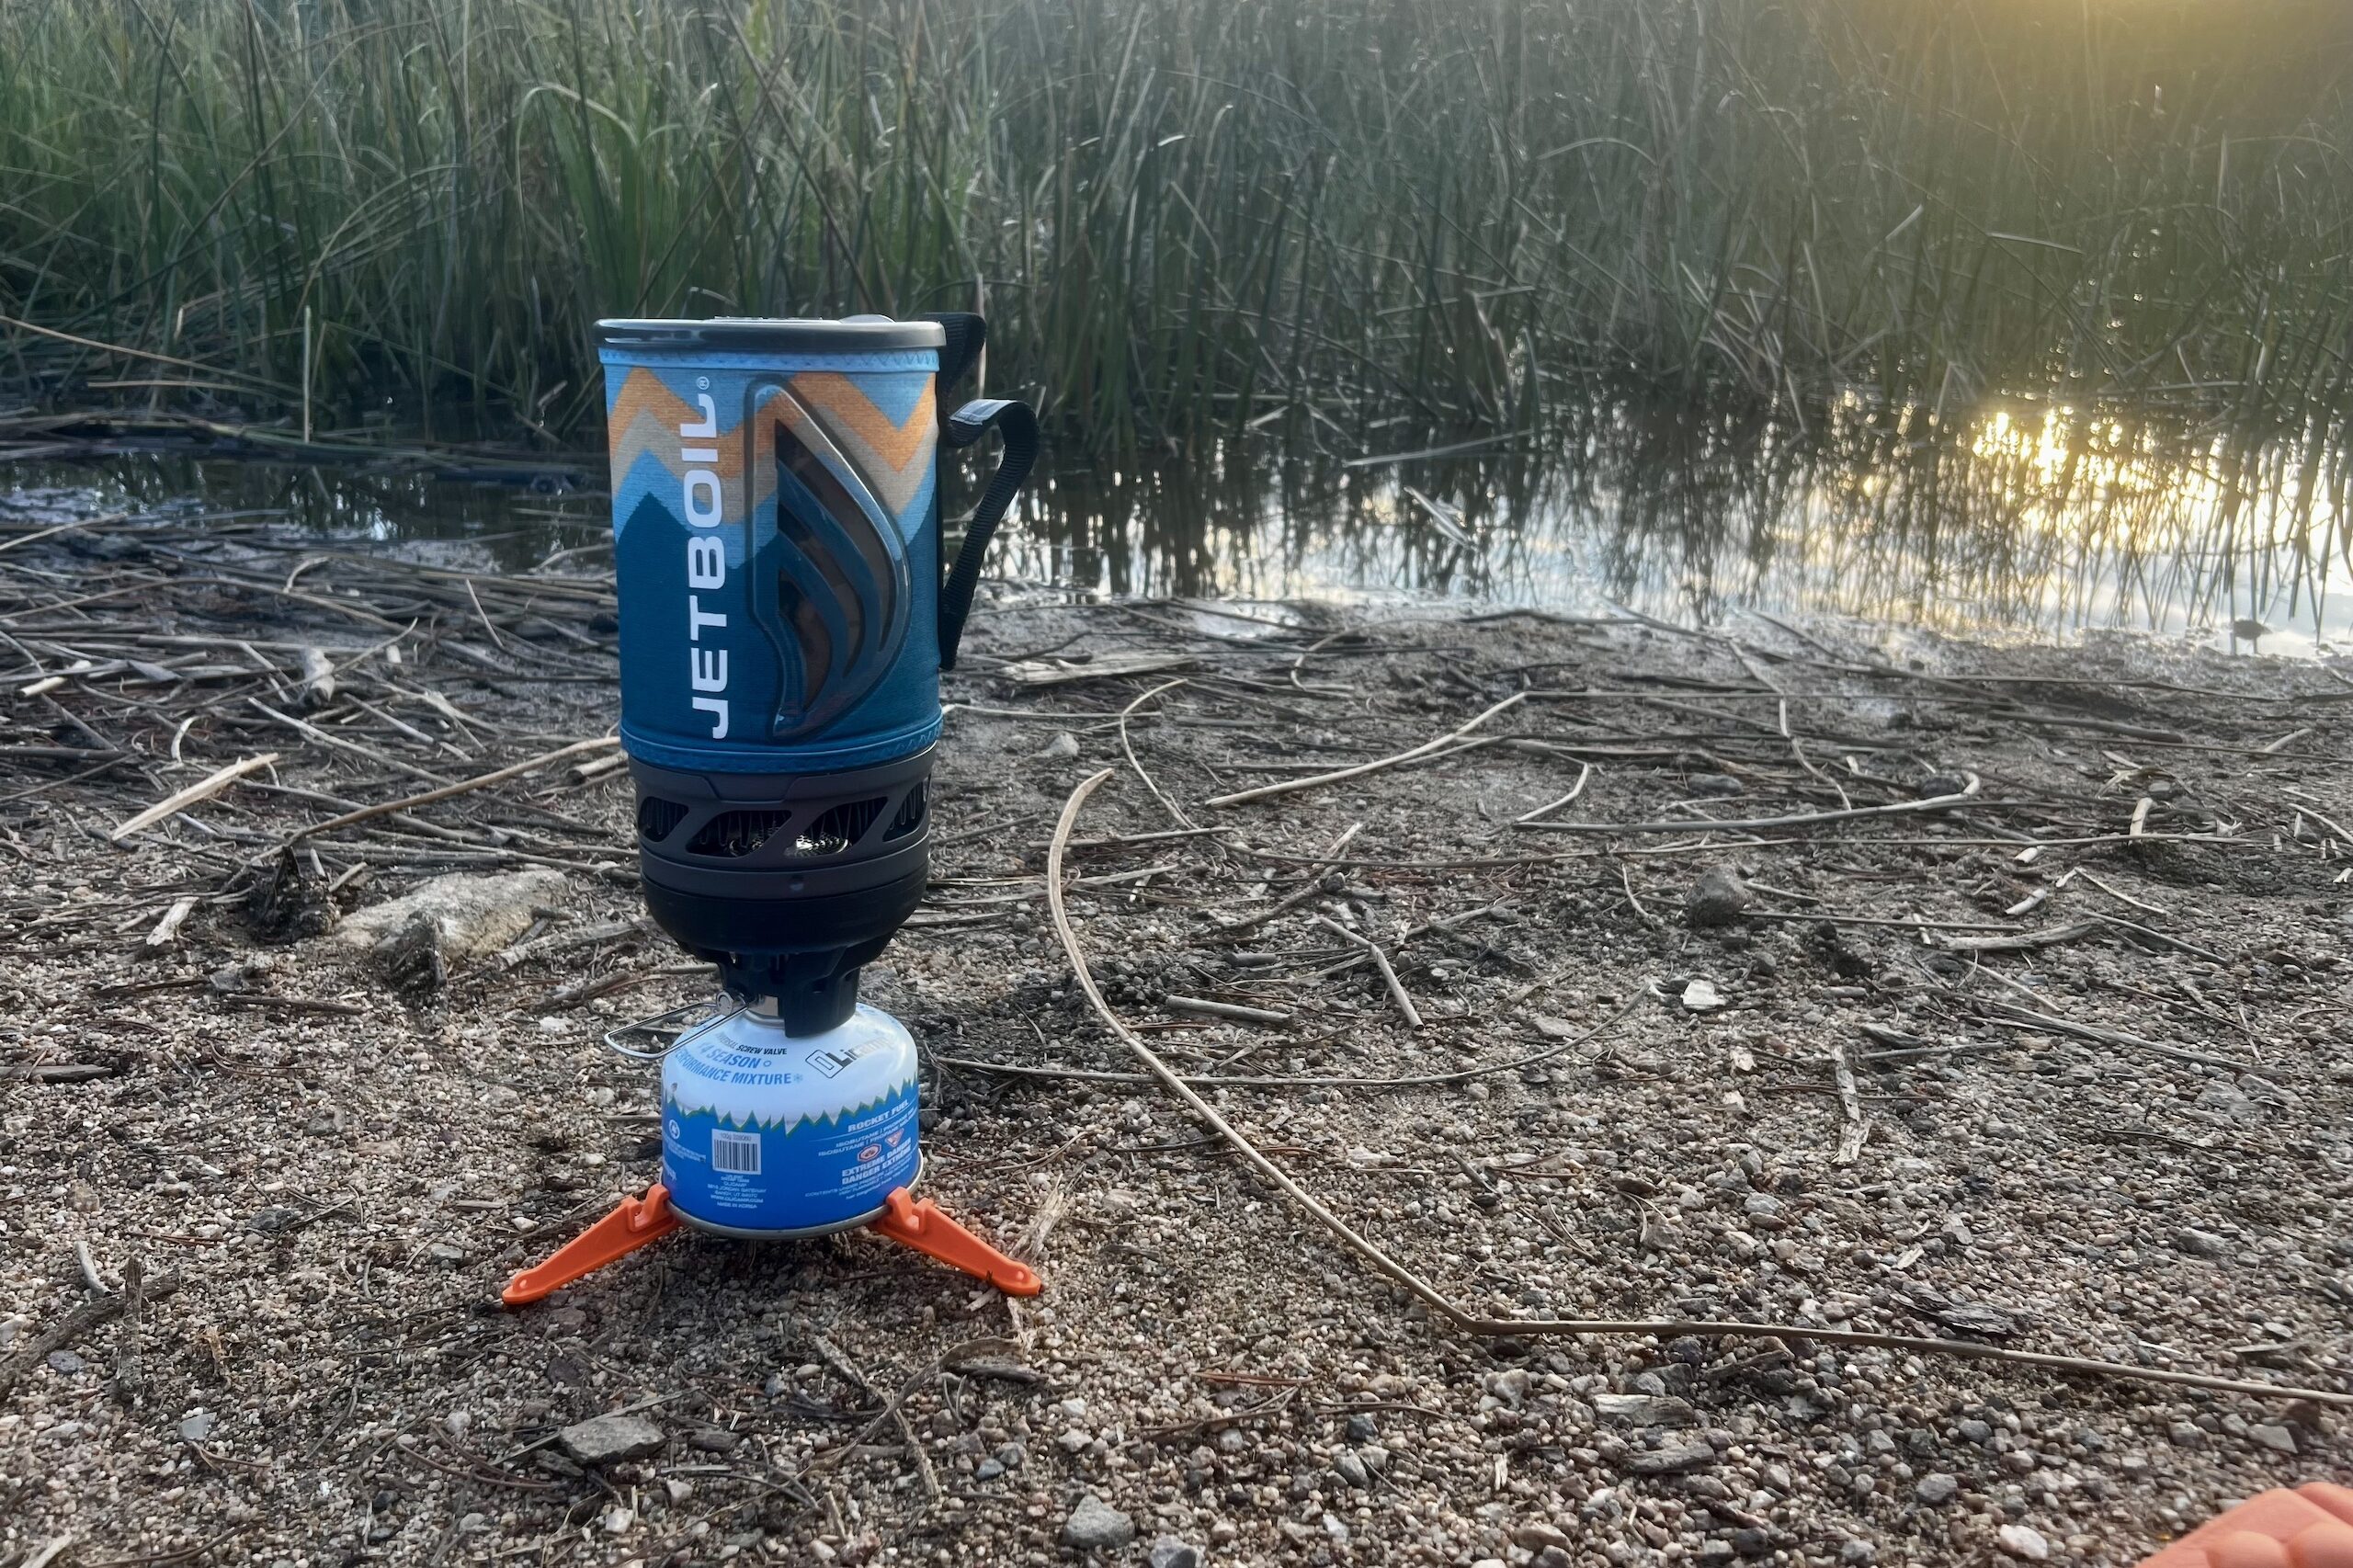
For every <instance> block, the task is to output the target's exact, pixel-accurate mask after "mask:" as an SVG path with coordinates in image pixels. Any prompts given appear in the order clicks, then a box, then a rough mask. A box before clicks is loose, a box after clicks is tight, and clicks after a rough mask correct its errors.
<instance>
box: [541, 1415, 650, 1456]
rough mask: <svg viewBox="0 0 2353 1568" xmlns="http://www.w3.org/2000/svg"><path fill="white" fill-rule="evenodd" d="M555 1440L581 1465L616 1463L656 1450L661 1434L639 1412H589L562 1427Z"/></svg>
mask: <svg viewBox="0 0 2353 1568" xmlns="http://www.w3.org/2000/svg"><path fill="white" fill-rule="evenodd" d="M556 1440H557V1441H559V1442H561V1443H562V1444H563V1451H564V1452H565V1453H568V1454H570V1455H571V1456H572V1457H573V1458H574V1459H576V1460H579V1461H580V1462H581V1463H582V1464H616V1463H618V1462H620V1460H633V1459H642V1458H643V1457H645V1456H646V1455H647V1454H650V1453H654V1452H656V1451H657V1450H659V1449H661V1447H662V1441H663V1433H662V1428H661V1427H659V1426H655V1425H654V1423H653V1422H651V1421H648V1420H647V1419H646V1418H645V1417H644V1416H642V1415H592V1416H590V1417H589V1418H588V1419H587V1420H585V1421H577V1422H574V1423H573V1425H571V1426H566V1427H565V1428H563V1430H562V1431H561V1432H559V1433H557V1434H556Z"/></svg>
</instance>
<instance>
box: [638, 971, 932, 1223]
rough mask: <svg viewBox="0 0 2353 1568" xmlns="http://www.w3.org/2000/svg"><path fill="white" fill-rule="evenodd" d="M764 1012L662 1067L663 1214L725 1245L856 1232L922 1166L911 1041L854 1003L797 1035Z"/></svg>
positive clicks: (709, 1034) (697, 1036) (726, 1025)
mask: <svg viewBox="0 0 2353 1568" xmlns="http://www.w3.org/2000/svg"><path fill="white" fill-rule="evenodd" d="M767 1008H768V1010H763V1009H762V1007H761V1006H759V1005H757V1004H756V1005H755V1006H750V1007H745V1008H743V1009H741V1010H740V1011H736V1012H733V1013H729V1014H728V1015H726V1016H725V1017H721V1018H717V1019H714V1020H713V1021H712V1022H710V1023H708V1024H705V1025H703V1026H701V1027H700V1028H695V1029H691V1030H689V1031H688V1033H687V1034H685V1035H683V1036H681V1037H680V1039H679V1040H678V1043H677V1044H676V1046H675V1047H673V1048H672V1049H671V1050H670V1051H668V1052H667V1053H666V1054H665V1056H664V1057H663V1059H662V1185H663V1186H664V1187H667V1188H668V1189H669V1194H670V1205H671V1207H672V1208H674V1209H676V1210H677V1211H678V1214H679V1216H680V1217H681V1218H682V1219H684V1220H685V1221H687V1222H688V1223H689V1224H692V1225H696V1226H699V1227H700V1228H702V1229H703V1230H706V1231H716V1232H719V1233H722V1234H724V1235H732V1236H747V1237H761V1236H790V1235H809V1234H813V1233H819V1232H824V1231H832V1230H841V1229H845V1228H847V1227H849V1226H852V1225H862V1224H865V1223H867V1222H869V1221H871V1220H872V1219H873V1218H874V1217H875V1216H876V1215H877V1214H878V1213H879V1212H881V1209H882V1206H883V1199H886V1198H888V1197H889V1196H890V1194H891V1192H892V1189H893V1188H895V1187H912V1186H913V1185H915V1176H916V1175H917V1173H918V1172H919V1171H920V1170H921V1168H922V1164H923V1156H922V1153H921V1152H920V1150H919V1149H918V1148H917V1146H916V1123H915V1114H916V1113H915V1040H914V1037H913V1036H911V1035H909V1034H908V1033H907V1030H906V1026H904V1024H902V1023H900V1022H899V1020H898V1019H896V1018H894V1017H892V1016H891V1015H890V1014H888V1013H885V1012H883V1011H881V1009H880V1008H877V1007H871V1006H865V1005H863V1004H861V1005H860V1006H858V1008H857V1010H856V1011H855V1012H853V1013H852V1014H851V1015H850V1016H849V1017H848V1019H847V1021H845V1022H843V1023H841V1024H839V1025H837V1026H835V1028H830V1029H827V1030H825V1031H824V1033H822V1034H815V1035H801V1036H798V1037H795V1036H792V1035H789V1034H787V1033H786V1032H785V1028H784V1025H783V1023H782V1022H781V1021H780V1020H779V1018H778V1017H776V1015H775V1013H774V1011H773V1010H772V1009H773V1004H772V1003H771V1004H768V1005H767Z"/></svg>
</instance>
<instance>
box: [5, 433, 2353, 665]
mask: <svg viewBox="0 0 2353 1568" xmlns="http://www.w3.org/2000/svg"><path fill="white" fill-rule="evenodd" d="M1382 434H1383V433H1382V432H1381V431H1379V430H1373V431H1370V432H1367V431H1357V432H1349V433H1347V437H1346V438H1345V440H1344V439H1342V438H1341V437H1339V436H1338V435H1337V433H1335V432H1328V431H1324V430H1321V429H1315V428H1312V427H1311V428H1310V429H1309V430H1308V431H1307V432H1306V433H1304V434H1302V433H1300V432H1298V431H1295V430H1294V431H1293V432H1291V433H1290V436H1289V437H1288V438H1286V437H1280V436H1277V435H1275V434H1273V433H1271V432H1270V433H1268V434H1267V435H1264V436H1262V437H1254V438H1250V439H1244V440H1235V441H1232V442H1228V443H1225V444H1223V445H1222V446H1220V447H1219V448H1217V449H1213V450H1211V451H1210V452H1208V453H1206V454H1203V455H1200V456H1198V457H1186V458H1178V457H1160V458H1154V459H1149V460H1141V461H1136V460H1130V461H1125V462H1120V463H1112V464H1102V465H1088V464H1078V463H1064V464H1062V465H1060V466H1057V465H1056V464H1055V463H1054V461H1053V460H1052V458H1051V454H1050V456H1049V458H1048V460H1047V461H1046V463H1045V464H1044V465H1043V469H1042V472H1041V473H1040V476H1039V477H1038V478H1037V479H1036V480H1035V481H1034V482H1033V483H1032V485H1031V486H1030V488H1029V492H1028V493H1027V494H1025V496H1024V497H1023V499H1022V501H1021V503H1020V506H1019V507H1018V515H1017V517H1016V518H1014V519H1013V520H1012V522H1011V523H1010V525H1009V526H1008V528H1007V531H1006V535H1005V542H1004V543H1003V545H1002V546H1001V547H1000V549H999V552H998V554H997V555H996V556H995V568H996V570H997V571H998V572H1000V573H1002V574H1006V575H1010V576H1013V577H1016V578H1018V579H1021V580H1024V581H1028V582H1032V583H1039V584H1048V585H1060V586H1067V587H1076V588H1084V589H1094V590H1101V591H1106V592H1111V593H1119V594H1132V595H1155V596H1177V597H1211V596H1215V597H1245V598H1288V597H1322V598H1332V599H1343V600H1357V601H1369V600H1397V601H1418V602H1432V601H1435V602H1442V603H1452V604H1457V605H1461V606H1464V607H1491V606H1502V605H1509V606H1529V607H1536V608H1549V609H1559V610H1565V611H1586V610H1593V609H1597V608H1602V607H1604V606H1606V605H1608V604H1613V603H1615V604H1622V605H1626V606H1629V607H1631V608H1635V609H1639V610H1642V611H1643V612H1645V613H1648V614H1653V615H1658V616H1662V617H1666V618H1670V619H1677V620H1682V621H1696V622H1703V623H1704V622H1711V621H1715V620H1718V619H1722V618H1724V617H1726V616H1728V615H1731V614H1733V613H1734V612H1738V611H1743V610H1757V611H1763V612H1765V613H1768V614H1775V615H1784V616H1790V615H1794V616H1809V615H1818V614H1833V615H1841V616H1853V617H1859V618H1864V619H1880V620H1892V621H1899V622H1904V623H1909V624H1918V625H1927V626H1931V627H1935V628H1937V629H1939V630H1945V631H1972V632H1976V633H1981V634H1994V635H2000V636H2010V637H2019V638H2037V639H2056V640H2062V641H2064V640H2067V639H2070V638H2074V637H2077V636H2080V635H2082V634H2084V633H2086V632H2089V631H2104V630H2124V631H2140V632H2144V633H2149V634H2153V635H2156V636H2162V637H2168V638H2187V639H2191V640H2196V641H2201V642H2213V643H2216V644H2218V645H2223V646H2233V645H2235V646H2238V647H2242V648H2246V647H2252V648H2256V649H2258V650H2259V651H2261V652H2264V653H2312V652H2314V651H2323V650H2326V649H2329V648H2331V647H2340V646H2342V645H2344V644H2346V643H2347V642H2353V560H2348V554H2347V550H2348V540H2347V537H2346V528H2345V525H2346V521H2347V481H2348V463H2347V449H2346V447H2345V445H2344V443H2343V439H2342V432H2341V428H2340V427H2339V426H2337V425H2336V423H2335V422H2334V421H2333V420H2331V421H2314V422H2313V423H2312V424H2311V425H2308V426H2303V427H2291V428H2287V429H2280V428H2277V427H2275V428H2272V429H2269V430H2267V431H2265V432H2262V433H2259V434H2248V433H2245V432H2239V431H2234V430H2229V429H2221V428H2216V427H2212V426H2191V425H2182V424H2177V423H2168V422H2165V421H2163V420H2159V419H2154V418H2136V417H2130V416H2125V415H2116V414H2112V413H2090V412H2086V411H2080V410H2075V409H2070V408H2066V407H2063V406H2057V405H2052V404H2044V403H2015V404H2010V405H2006V406H2000V407H1994V408H1988V409H1984V410H1981V411H1979V412H1977V413H1976V414H1974V415H1972V416H1971V417H1970V418H1969V419H1967V420H1965V421H1939V420H1938V419H1936V418H1934V417H1933V416H1932V415H1928V414H1927V413H1924V412H1921V411H1917V410H1914V411H1907V412H1889V411H1885V410H1874V409H1871V408H1870V407H1869V406H1867V405H1865V404H1863V403H1859V402H1858V403H1847V404H1842V405H1837V406H1833V407H1830V408H1827V409H1822V410H1817V411H1815V412H1814V413H1813V415H1811V416H1808V417H1794V416H1790V415H1781V414H1777V413H1774V412H1773V411H1770V410H1763V411H1758V410H1732V411H1727V410H1708V409H1695V408H1692V407H1689V406H1683V405H1677V406H1661V405H1658V404H1655V403H1642V402H1638V401H1633V400H1612V399H1608V398H1596V399H1594V400H1593V401H1591V402H1590V403H1585V404H1581V405H1579V406H1578V407H1577V408H1576V409H1575V410H1574V412H1573V413H1572V414H1571V415H1568V416H1567V417H1566V418H1565V419H1564V420H1563V421H1562V422H1561V423H1560V424H1559V425H1558V426H1555V427H1553V428H1550V429H1548V430H1547V431H1546V433H1545V435H1544V437H1542V438H1541V439H1540V440H1538V441H1529V440H1519V441H1512V442H1485V443H1479V442H1472V443H1447V442H1444V441H1443V440H1439V441H1438V442H1436V443H1435V444H1436V445H1438V446H1440V447H1442V448H1445V447H1450V448H1452V449H1446V450H1441V451H1439V452H1438V453H1437V454H1436V455H1400V452H1399V451H1398V450H1394V449H1388V448H1387V447H1386V446H1385V445H1384V443H1383V441H1382V439H1381V437H1382ZM1433 444H1434V443H1433V442H1432V441H1430V440H1429V439H1428V438H1427V437H1424V438H1421V439H1401V440H1399V441H1398V442H1397V443H1396V446H1397V447H1398V448H1400V449H1403V451H1404V453H1407V454H1421V453H1426V452H1427V451H1428V449H1429V448H1430V446H1431V445H1433ZM1343 451H1345V452H1346V453H1347V454H1349V455H1343ZM1368 453H1369V454H1370V455H1369V456H1368V455H1365V454H1368ZM588 472H595V465H593V464H592V465H589V469H588ZM977 477H978V475H977V472H976V471H975V472H972V473H969V474H964V473H961V472H960V473H959V476H958V477H957V478H956V479H955V481H954V482H953V483H950V485H949V506H950V507H951V510H952V509H954V508H956V507H958V506H961V505H969V504H970V502H971V500H972V496H973V494H975V493H976V491H977V483H976V480H977ZM0 483H11V484H70V485H77V486H85V487H93V488H97V489H98V490H101V491H103V492H106V493H108V494H109V495H111V496H113V497H115V498H117V499H119V501H121V502H122V503H124V504H126V505H135V506H153V505H160V504H165V503H169V502H175V501H180V500H184V499H188V498H195V499H197V500H199V501H200V502H201V503H202V504H204V505H206V506H211V507H215V508H219V509H222V510H227V511H236V512H241V513H248V514H250V513H255V512H275V513H279V514H282V515H284V516H286V517H289V518H290V519H291V520H293V521H295V522H297V523H299V524H300V525H301V527H303V528H308V529H310V530H313V531H315V532H317V533H319V534H321V535H323V536H337V535H340V536H345V537H359V538H369V539H376V540H404V541H415V540H471V541H473V542H475V543H477V544H479V545H480V546H481V547H482V548H483V549H484V550H485V551H488V552H489V554H490V555H491V556H492V558H493V559H494V560H495V561H496V562H498V563H499V564H500V565H502V566H504V567H507V568H510V569H520V568H525V567H529V566H533V565H536V564H539V563H540V562H545V561H547V560H549V559H550V558H551V556H554V557H555V558H556V560H557V561H558V562H559V563H569V564H572V565H575V566H581V567H587V566H593V565H595V564H596V563H597V562H599V561H600V560H602V559H604V548H605V540H606V537H607V519H606V515H605V512H604V500H603V497H602V496H601V495H598V494H595V493H593V492H588V491H583V492H578V493H574V494H552V495H551V494H537V493H534V492H532V491H530V490H529V489H527V488H524V487H522V486H520V485H516V484H508V483H481V482H471V483H469V482H454V481H451V480H449V479H446V478H436V477H433V476H431V475H429V474H426V473H422V472H408V471H402V470H399V469H394V468H385V467H377V468H344V469H323V468H314V467H307V466H298V465H287V464H278V463H264V462H253V461H243V460H240V461H225V460H190V459H188V458H185V457H173V456H167V455H113V456H109V457H108V458H105V459H103V460H93V461H87V462H74V463H56V462H49V463H42V464H19V465H16V466H15V468H14V469H13V470H9V469H0ZM2258 627H2260V628H2264V629H2267V630H2263V631H2257V630H2256V629H2257V628H2258Z"/></svg>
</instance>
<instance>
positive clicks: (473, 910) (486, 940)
mask: <svg viewBox="0 0 2353 1568" xmlns="http://www.w3.org/2000/svg"><path fill="white" fill-rule="evenodd" d="M567 887H568V884H567V883H566V882H565V881H564V876H563V872H562V871H553V870H529V871H511V872H508V873H506V874H505V875H503V876H495V877H436V878H434V879H433V881H429V882H427V883H426V884H425V885H424V886H423V887H421V888H418V889H417V890H416V891H415V892H411V893H404V894H402V895H401V896H400V897H399V898H395V899H388V900H386V901H385V902H384V903H377V904H370V905H369V907H367V908H366V909H362V910H358V911H355V912H354V913H352V914H351V915H347V916H345V918H344V922H343V924H342V925H341V926H338V927H337V928H336V930H335V937H336V939H337V940H339V941H342V942H346V943H348V944H349V945H350V946H352V947H355V948H373V947H375V946H376V945H377V944H378V943H380V942H382V941H385V940H386V939H388V938H390V937H393V936H395V935H397V934H398V933H399V932H401V931H404V930H405V929H407V928H408V927H409V926H411V925H413V924H415V923H418V922H429V923H430V924H431V925H432V926H433V928H434V930H435V931H436V932H437V933H438V936H439V937H440V942H439V946H440V949H441V952H442V954H443V956H445V957H447V958H452V959H467V958H479V957H480V956H481V955H483V954H484V953H488V952H494V951H496V950H497V949H501V948H504V947H506V945H507V944H508V943H509V942H512V941H513V940H515V938H516V937H519V936H521V935H522V934H523V933H524V931H525V930H527V929H528V928H529V926H530V924H531V908H532V906H533V905H534V904H560V903H566V902H568V900H567V898H566V896H565V895H566V891H567Z"/></svg>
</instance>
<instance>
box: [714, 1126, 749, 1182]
mask: <svg viewBox="0 0 2353 1568" xmlns="http://www.w3.org/2000/svg"><path fill="white" fill-rule="evenodd" d="M710 1168H711V1169H712V1170H714V1171H720V1172H723V1173H724V1174H726V1175H728V1176H757V1175H759V1174H760V1135H759V1134H758V1133H756V1132H722V1131H718V1130H717V1129H715V1128H714V1129H713V1130H712V1131H711V1134H710Z"/></svg>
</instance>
